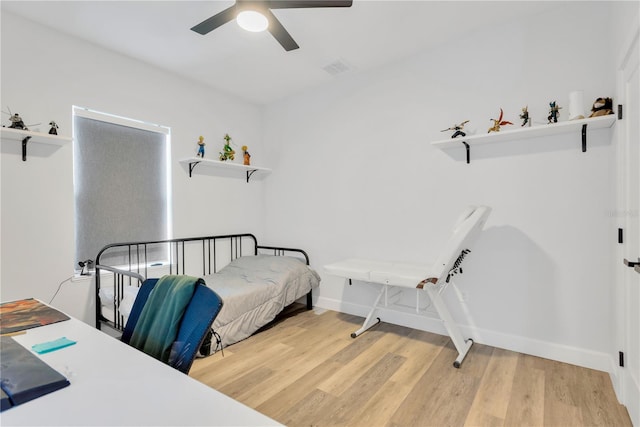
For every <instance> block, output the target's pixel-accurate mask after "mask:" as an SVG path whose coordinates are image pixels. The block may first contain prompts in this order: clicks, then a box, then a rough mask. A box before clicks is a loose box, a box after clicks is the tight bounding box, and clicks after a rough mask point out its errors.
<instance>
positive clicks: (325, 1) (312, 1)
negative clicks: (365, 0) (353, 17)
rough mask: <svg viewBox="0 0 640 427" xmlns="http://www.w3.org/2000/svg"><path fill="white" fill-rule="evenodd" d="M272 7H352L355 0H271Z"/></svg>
mask: <svg viewBox="0 0 640 427" xmlns="http://www.w3.org/2000/svg"><path fill="white" fill-rule="evenodd" d="M267 3H268V5H269V8H271V9H299V8H308V7H351V5H352V4H353V0H270V1H267Z"/></svg>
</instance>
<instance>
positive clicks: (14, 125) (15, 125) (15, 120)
mask: <svg viewBox="0 0 640 427" xmlns="http://www.w3.org/2000/svg"><path fill="white" fill-rule="evenodd" d="M9 121H10V122H11V126H9V127H10V128H11V129H21V130H29V129H27V126H26V125H25V124H24V122H23V121H22V117H20V115H19V114H18V113H15V114H14V115H13V116H11V117H9Z"/></svg>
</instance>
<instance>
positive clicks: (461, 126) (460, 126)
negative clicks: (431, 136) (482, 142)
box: [440, 120, 469, 138]
mask: <svg viewBox="0 0 640 427" xmlns="http://www.w3.org/2000/svg"><path fill="white" fill-rule="evenodd" d="M467 123H469V120H465V121H464V122H462V123H460V124H457V125H453V126H451V127H450V128H448V129H443V130H441V131H440V132H446V131H448V130H452V131H455V132H453V135H451V138H456V137H458V136H467V134H466V133H464V132H463V131H462V129H464V125H465V124H467Z"/></svg>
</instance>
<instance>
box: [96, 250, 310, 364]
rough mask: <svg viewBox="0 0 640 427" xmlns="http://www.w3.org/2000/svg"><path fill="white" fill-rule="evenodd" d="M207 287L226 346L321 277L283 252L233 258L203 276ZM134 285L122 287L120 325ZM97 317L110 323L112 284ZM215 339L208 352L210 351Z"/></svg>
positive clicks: (104, 292)
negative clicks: (217, 305)
mask: <svg viewBox="0 0 640 427" xmlns="http://www.w3.org/2000/svg"><path fill="white" fill-rule="evenodd" d="M203 279H204V281H205V282H206V284H207V286H209V287H210V288H211V289H213V290H214V291H216V293H218V295H220V297H221V298H222V301H223V303H224V304H223V306H222V310H221V311H220V314H218V317H216V320H215V321H214V323H213V329H214V330H215V331H216V332H217V333H218V334H219V335H220V337H221V339H222V346H223V347H226V346H228V345H231V344H233V343H236V342H238V341H241V340H243V339H245V338H247V337H249V336H251V335H252V334H253V333H254V332H256V331H257V330H258V329H260V328H261V327H263V326H264V325H266V324H267V323H269V322H270V321H272V320H273V319H274V318H275V317H276V315H277V314H278V313H280V312H281V311H282V309H283V308H284V307H286V306H288V305H289V304H291V303H293V302H294V301H296V300H297V299H299V298H301V297H303V296H305V295H306V294H307V293H309V291H310V290H311V289H313V288H316V287H317V286H318V285H319V284H320V276H319V275H318V274H317V273H316V272H315V271H314V270H312V269H311V268H309V267H308V266H307V265H305V263H304V262H302V261H301V260H299V259H297V258H293V257H287V256H273V255H256V256H245V257H240V258H237V259H235V260H233V261H231V263H230V264H229V265H227V266H225V267H224V268H222V269H221V270H220V271H219V272H217V273H215V274H211V275H207V276H203ZM138 289H139V288H137V287H135V286H125V287H124V297H123V299H122V301H121V302H120V313H121V314H122V315H123V316H125V319H124V324H126V321H127V318H128V317H129V314H130V312H131V308H132V307H133V302H134V301H135V298H136V295H137V293H138ZM99 296H100V303H101V305H102V315H103V317H106V318H107V319H108V320H111V321H113V299H114V291H113V287H101V288H100V292H99ZM215 347H216V346H215V341H214V343H213V345H212V346H211V351H212V352H214V351H215Z"/></svg>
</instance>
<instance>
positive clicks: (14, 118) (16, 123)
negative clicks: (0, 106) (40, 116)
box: [2, 107, 40, 130]
mask: <svg viewBox="0 0 640 427" xmlns="http://www.w3.org/2000/svg"><path fill="white" fill-rule="evenodd" d="M7 110H9V112H8V113H7V112H6V111H3V113H4V114H6V115H8V116H9V121H10V122H11V125H10V126H9V128H10V129H20V130H29V128H28V127H27V125H25V124H24V121H23V120H22V117H20V114H18V113H15V114H13V113H12V112H11V108H9V107H7ZM39 124H40V123H33V124H30V125H29V126H37V125H39ZM2 127H5V126H4V125H3V126H2Z"/></svg>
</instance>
